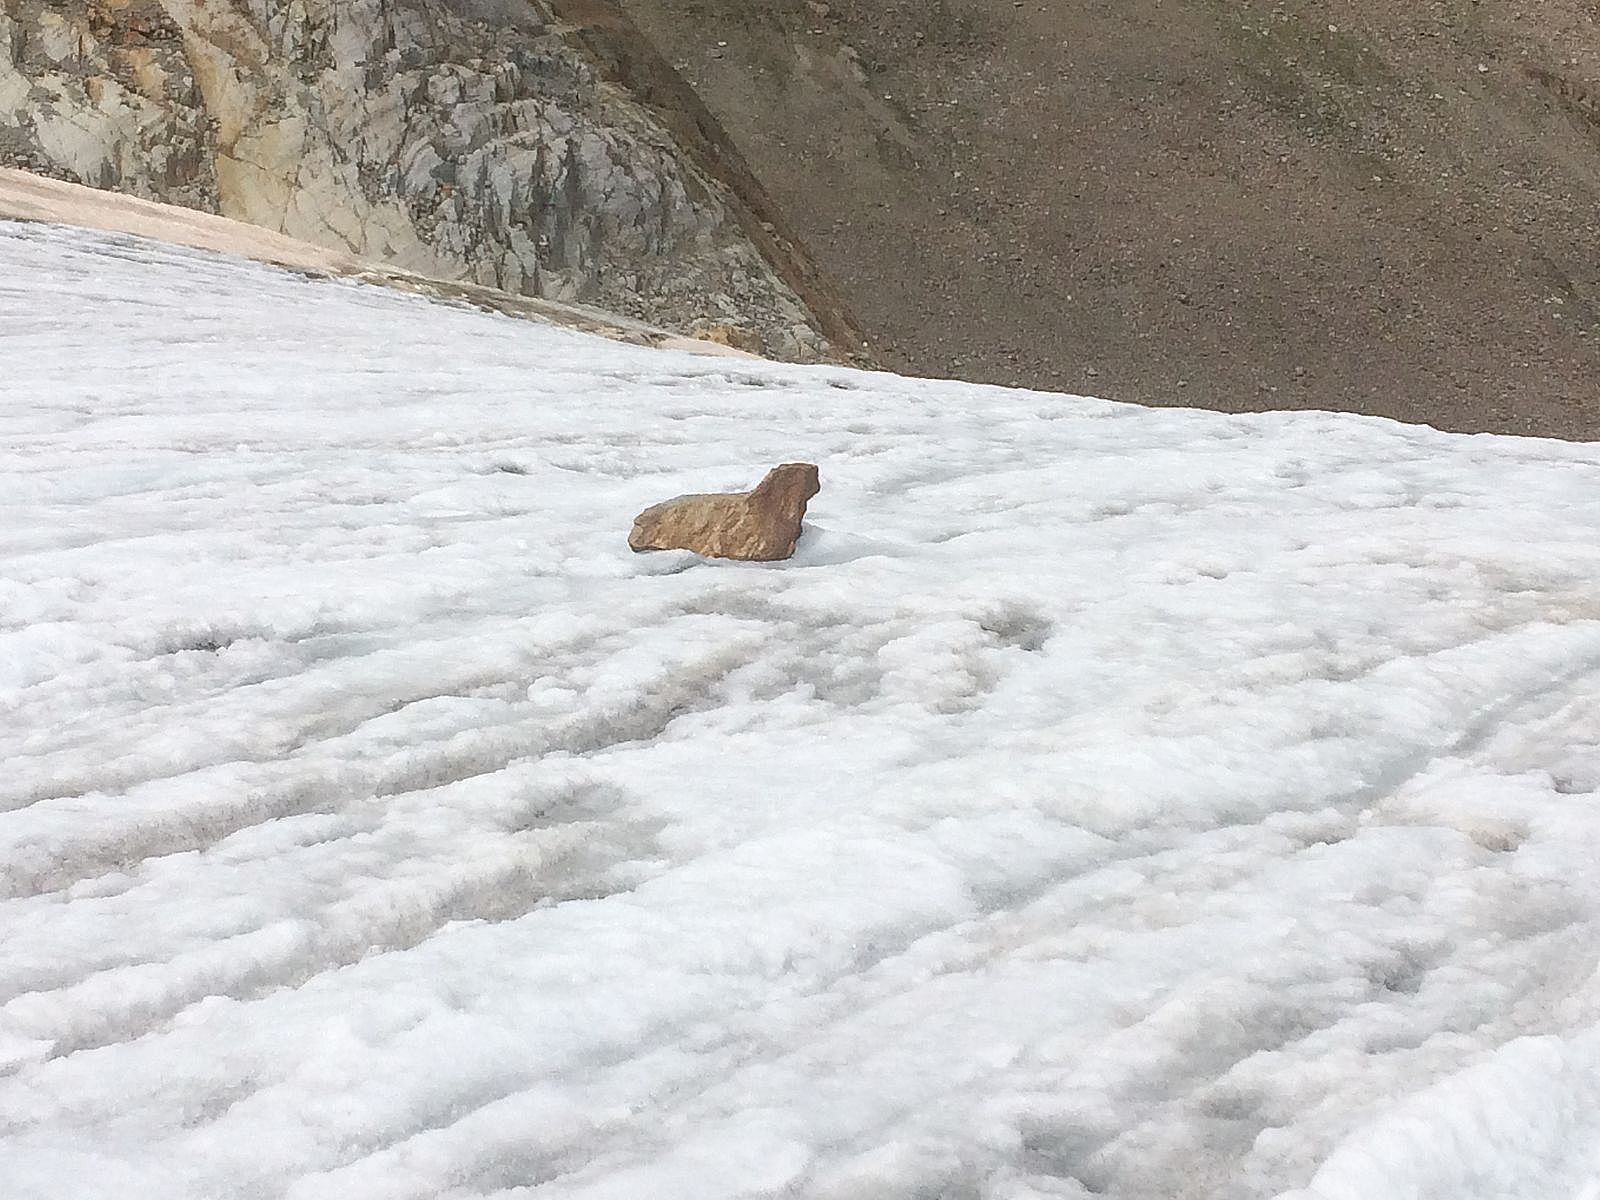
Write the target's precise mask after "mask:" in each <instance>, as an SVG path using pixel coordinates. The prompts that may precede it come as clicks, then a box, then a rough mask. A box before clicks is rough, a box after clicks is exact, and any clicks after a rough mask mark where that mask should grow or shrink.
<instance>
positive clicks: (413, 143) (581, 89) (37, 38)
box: [0, 0, 848, 360]
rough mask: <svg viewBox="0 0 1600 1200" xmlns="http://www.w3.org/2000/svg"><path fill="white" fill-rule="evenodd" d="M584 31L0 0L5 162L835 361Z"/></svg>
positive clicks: (491, 1)
mask: <svg viewBox="0 0 1600 1200" xmlns="http://www.w3.org/2000/svg"><path fill="white" fill-rule="evenodd" d="M581 32H582V31H581V30H575V29H573V28H572V27H571V26H570V25H569V24H567V23H565V22H562V21H560V20H558V19H557V18H556V17H555V16H554V15H553V13H552V10H551V9H550V8H547V7H543V6H542V5H540V4H534V3H528V2H526V0H68V2H66V3H61V2H49V3H46V2H42V0H0V163H3V164H7V165H14V166H21V167H25V168H27V169H30V170H34V171H39V172H42V173H46V174H51V175H56V176H58V177H62V178H68V179H73V180H77V181H80V182H83V183H88V184H91V185H93V186H97V187H102V188H111V189H117V190H121V191H126V192H129V193H132V194H135V195H139V196H142V197H146V198H149V199H155V200H163V201H168V202H172V203H179V204H184V205H187V206H189V207H192V208H200V209H204V210H206V211H211V212H218V213H221V214H223V215H225V216H230V217H234V218H236V219H240V220H244V221H249V222H251V223H253V224H257V225H261V226H264V227H266V228H268V229H272V230H276V231H279V232H283V233H286V234H289V235H291V236H294V237H298V238H303V239H305V240H307V241H310V242H313V243H316V244H319V245H325V246H330V247H337V248H340V249H346V250H350V251H353V252H354V253H356V254H358V255H361V256H363V257H368V258H373V259H378V260H382V261H387V262H392V263H395V264H396V265H399V266H402V267H405V268H406V269H408V270H414V271H420V272H424V273H427V274H431V275H438V276H442V277H445V278H452V279H469V280H471V281H473V282H475V283H479V284H485V285H490V286H494V287H498V288H502V289H504V290H506V291H510V292H515V293H521V294H526V295H537V296H543V297H548V298H550V299H555V300H561V301H566V302H581V303H585V304H591V305H594V306H597V307H601V308H606V309H610V310H612V311H616V312H620V313H624V314H627V315H630V316H635V317H639V318H643V319H646V320H649V321H652V322H654V323H656V324H660V325H663V326H666V327H668V328H674V329H680V330H684V331H687V332H696V333H703V332H707V331H710V332H712V333H713V334H714V335H717V334H720V335H721V336H723V337H730V338H733V339H738V340H743V339H745V338H748V337H750V336H751V335H754V337H756V338H759V340H760V342H761V343H762V346H763V348H764V349H765V350H766V351H767V352H769V353H772V354H775V355H777V356H779V357H787V358H797V359H802V360H805V359H814V358H818V357H824V356H826V355H827V354H828V353H829V346H828V343H827V338H826V336H825V334H824V330H826V331H827V333H831V334H833V335H834V337H835V339H836V340H837V339H838V337H839V335H838V333H837V332H836V330H838V329H841V328H847V327H848V322H847V321H843V320H841V319H839V318H838V315H837V314H829V313H822V314H820V315H819V314H818V313H817V312H816V311H815V310H816V308H817V307H818V306H817V305H816V304H815V302H813V303H812V304H811V305H810V306H809V307H808V305H807V303H806V301H803V300H802V299H801V298H800V296H799V295H797V294H796V291H795V290H794V288H793V287H792V286H791V281H790V280H786V279H785V278H783V277H782V274H781V272H780V270H779V269H777V268H775V267H774V266H773V264H772V261H771V260H770V257H769V255H766V254H764V253H763V250H762V249H758V247H757V244H756V242H755V241H752V237H751V230H752V228H753V227H754V228H756V236H757V239H758V240H759V238H760V236H761V234H760V228H759V222H754V224H753V218H752V214H751V212H750V211H749V210H748V206H747V205H746V203H745V201H744V200H743V199H741V197H740V196H738V195H737V194H736V193H735V192H734V191H733V190H732V189H730V188H729V187H728V186H727V185H726V183H725V182H723V181H722V180H721V179H719V178H718V177H717V176H716V174H715V173H714V172H713V171H709V170H706V169H703V168H702V167H701V166H699V165H697V164H696V163H695V161H694V160H693V158H692V156H690V155H689V154H686V153H685V149H684V147H683V146H682V145H681V144H680V142H679V141H677V140H674V138H673V136H671V134H670V133H669V131H668V130H667V129H666V128H664V126H663V125H662V123H661V121H660V120H659V119H658V118H657V116H656V115H655V114H652V113H651V111H650V110H649V109H647V108H646V107H644V106H643V105H642V104H640V103H638V102H637V101H636V100H635V99H633V98H632V97H631V96H630V95H628V94H627V93H626V91H625V90H623V89H621V88H618V87H615V86H613V85H612V84H610V83H608V82H607V81H606V80H605V79H603V78H602V77H601V75H600V70H599V68H598V67H597V65H596V63H595V61H594V59H593V57H592V56H591V55H589V54H587V53H585V51H584V49H583V48H582V43H581V40H580V38H579V36H578V35H579V34H581ZM765 228H766V229H768V230H769V231H770V228H771V227H770V225H767V226H766V227H765ZM780 266H781V263H780ZM830 318H833V320H832V328H830V327H829V323H830Z"/></svg>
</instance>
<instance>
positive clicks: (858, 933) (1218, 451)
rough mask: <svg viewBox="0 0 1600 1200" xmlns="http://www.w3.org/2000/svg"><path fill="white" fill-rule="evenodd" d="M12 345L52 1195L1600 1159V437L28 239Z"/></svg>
mask: <svg viewBox="0 0 1600 1200" xmlns="http://www.w3.org/2000/svg"><path fill="white" fill-rule="evenodd" d="M0 364H3V366H0V373H3V375H0V377H3V380H4V389H3V390H4V395H3V397H0V461H3V463H4V471H3V474H0V512H3V513H4V520H3V522H0V758H3V765H4V770H3V771H0V1195H3V1196H5V1197H7V1198H8V1200H26V1198H34V1197H39V1198H46V1197H47V1198H50V1200H56V1198H62V1200H65V1198H67V1197H71V1198H73V1200H89V1198H96V1197H107V1198H110V1197H116V1198H119V1200H121V1198H126V1197H134V1196H141V1197H162V1198H164V1200H190V1198H192V1200H215V1198H218V1197H285V1198H292V1200H313V1198H319V1197H331V1196H337V1197H341V1198H345V1200H354V1198H359V1197H368V1198H374V1200H376V1198H382V1200H395V1198H402V1197H414V1198H417V1200H424V1198H425V1200H435V1198H450V1200H465V1198H467V1197H485V1196H496V1197H511V1196H517V1197H538V1198H541V1200H542V1198H545V1197H550V1198H555V1197H562V1198H573V1200H576V1198H579V1197H583V1198H586V1200H600V1198H608V1200H646V1198H649V1200H673V1198H680V1197H681V1198H683V1200H721V1198H733V1197H818V1198H821V1200H913V1198H919V1200H931V1198H934V1197H950V1198H953V1200H1023V1198H1025V1197H1084V1196H1108V1197H1120V1198H1127V1200H1134V1198H1140V1200H1143V1198H1148V1197H1265V1196H1272V1195H1275V1194H1279V1193H1290V1192H1292V1193H1293V1194H1294V1195H1295V1196H1296V1197H1297V1200H1382V1198H1384V1197H1395V1198H1400V1197H1407V1198H1410V1197H1433V1196H1438V1197H1446V1196H1448V1197H1451V1198H1452V1200H1459V1198H1462V1197H1473V1196H1482V1197H1491V1196H1492V1197H1530V1198H1532V1197H1539V1198H1541V1200H1542V1198H1547V1197H1561V1198H1563V1200H1566V1198H1568V1197H1572V1198H1577V1197H1588V1198H1590V1200H1592V1198H1593V1197H1594V1196H1597V1195H1600V980H1597V977H1596V961H1597V957H1600V870H1596V863H1597V862H1600V801H1597V798H1596V789H1597V787H1600V537H1597V533H1600V453H1597V452H1596V451H1595V450H1592V449H1590V448H1587V447H1575V446H1567V445H1561V444H1556V443H1537V442H1531V441H1515V440H1505V439H1493V438H1486V437H1480V438H1458V437H1446V436H1443V435H1439V434H1436V433H1434V432H1432V431H1429V430H1425V429H1413V428H1406V427H1403V426H1398V425H1393V424H1388V423H1383V422H1376V421H1370V420H1360V419H1354V418H1347V417H1340V416H1330V415H1325V414H1309V413H1308V414H1295V415H1277V416H1263V417H1225V416H1217V415H1211V414H1202V413H1195V412H1186V411H1177V410H1170V411H1144V410H1139V409H1134V408H1128V407H1121V406H1117V405H1112V404H1107V403H1103V402H1100V401H1095V400H1087V399H1080V398H1074V397H1065V396H1053V395H1044V394H1039V393H1028V392H1010V391H1002V390H998V389H985V388H977V387H968V386H959V385H952V384H944V383H937V382H926V381H913V380H906V379H899V378H895V377H893V376H888V375H869V374H858V373H851V372H845V371H829V370H803V369H798V368H787V367H780V366H776V365H772V364H764V363H750V364H745V363H730V362H723V361H709V360H703V359H694V358H689V357H685V356H675V355H671V354H666V353H660V352H651V351H645V350H638V349H633V348H629V347H624V346H619V345H615V344H611V343H608V342H602V341H598V340H594V339H590V338H586V337H582V336H579V335H576V334H570V333H564V332H560V331H554V330H549V329H544V328H539V327H536V326H531V325H528V324H524V323H518V322H515V321H511V320H508V319H504V318H498V317H493V316H488V315H484V314H479V313H474V312H470V311H465V310H456V309H448V308H441V307H436V306H429V305H428V304H425V303H423V302H420V301H413V300H410V299H407V298H405V297H401V296H397V295H394V294H391V293H386V292H381V291H374V290H367V289H363V288H361V287H358V286H355V285H351V284H346V283H339V282H331V281H317V280H309V279H303V278H299V277H296V276H294V275H290V274H287V273H282V272H277V271H273V270H270V269H267V268H262V267H256V266H251V265H248V264H242V263H238V262H233V261H229V260H225V259H221V258H212V257H207V256H204V255H202V254H199V253H197V252H187V251H176V250H172V249H165V248H161V247H158V246H155V245H153V244H148V243H141V242H138V241H135V240H132V239H126V238H119V237H115V236H111V235H90V234H86V233H81V232H68V231H61V230H50V229H46V228H43V227H36V226H22V225H4V224H0ZM798 459H804V460H811V461H816V462H818V463H819V464H821V467H822V478H823V491H822V493H821V495H819V496H818V497H817V498H816V499H815V500H814V501H813V502H812V506H811V514H810V518H809V529H808V532H807V534H806V535H805V537H804V539H803V540H802V542H801V546H800V550H799V553H798V554H797V556H796V557H795V558H794V559H793V560H792V561H791V562H789V563H785V564H779V565H775V566H741V565H732V564H718V563H708V562H704V561H700V560H697V559H694V558H692V557H690V556H687V555H679V554H666V555H651V556H635V555H633V554H632V553H630V552H629V550H628V549H627V545H626V541H625V537H626V533H627V529H628V525H629V522H630V520H631V518H632V516H633V514H634V513H636V512H637V511H639V510H640V509H642V508H644V507H645V506H646V505H648V504H650V503H653V502H655V501H657V500H660V499H664V498H666V497H668V496H671V495H674V494H677V493H681V492H687V491H715V490H739V489H743V488H747V487H749V486H751V485H752V484H753V483H754V482H755V481H756V480H757V479H759V477H760V475H761V474H762V473H763V472H764V471H765V470H766V468H767V467H769V466H770V465H772V464H773V463H776V462H780V461H790V460H798Z"/></svg>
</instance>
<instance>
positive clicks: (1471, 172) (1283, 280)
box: [622, 0, 1600, 437]
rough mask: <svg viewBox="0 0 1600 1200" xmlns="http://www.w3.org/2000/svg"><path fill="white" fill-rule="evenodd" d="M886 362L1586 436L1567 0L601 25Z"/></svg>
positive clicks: (1584, 208) (1078, 8)
mask: <svg viewBox="0 0 1600 1200" xmlns="http://www.w3.org/2000/svg"><path fill="white" fill-rule="evenodd" d="M622 3H623V4H624V6H625V7H626V8H627V9H628V11H629V12H630V13H631V14H632V15H633V17H634V18H635V20H637V21H638V22H639V24H640V25H641V26H643V27H644V28H645V30H646V31H647V32H648V33H649V34H650V35H651V36H652V37H653V38H654V39H655V40H656V42H657V43H658V44H659V45H660V46H661V47H662V48H663V50H664V52H665V53H667V54H668V55H669V56H670V57H672V58H674V60H675V61H677V62H678V64H679V65H680V66H681V68H682V69H683V71H684V73H685V74H686V76H687V77H689V78H690V79H691V81H692V82H693V83H694V84H695V86H696V88H697V89H698V91H699V92H700V94H701V96H702V97H703V98H704V99H705V101H706V103H707V105H708V106H709V107H710V108H711V110H712V111H713V112H714V113H715V114H716V115H717V117H718V118H719V119H720V120H721V121H722V123H723V124H724V125H725V126H727V128H728V129H729V131H730V132H731V134H732V136H733V138H734V140H735V141H736V142H737V143H738V144H739V145H740V146H741V147H742V148H743V150H744V151H745V154H746V157H747V158H748V159H749V160H750V162H751V164H752V166H753V169H754V170H755V172H756V173H757V175H758V176H760V178H761V179H762V181H763V183H764V184H765V185H766V187H767V189H768V190H769V191H770V192H771V193H772V194H773V196H774V197H775V198H776V200H777V202H778V203H779V205H780V206H781V207H783V208H784V209H785V211H786V212H788V213H789V214H790V216H791V218H792V219H793V221H794V223H795V224H796V226H797V229H798V234H799V236H800V237H802V238H804V239H805V240H806V242H807V243H808V244H809V245H810V246H811V248H812V249H813V251H814V252H815V254H816V255H817V257H818V261H819V262H820V263H821V265H822V267H823V268H824V269H825V270H827V271H829V272H830V273H832V274H833V276H834V277H835V278H836V279H837V280H838V281H839V283H840V286H841V289H842V290H843V292H844V294H845V295H846V297H847V299H848V300H849V302H850V303H851V305H852V306H853V308H854V309H855V311H856V312H857V314H858V315H859V317H860V318H861V321H862V324H863V326H864V328H865V329H866V330H867V332H868V334H869V335H870V336H871V337H872V338H873V340H874V345H875V346H876V347H878V348H879V349H880V350H881V351H882V352H883V353H884V354H885V355H887V356H888V357H889V359H890V360H892V361H894V362H896V363H899V364H900V365H901V366H903V367H906V368H909V369H912V370H915V371H916V372H918V373H925V374H936V375H955V376H958V377H964V378H972V379H978V380H985V381H992V382H1001V383H1017V382H1021V383H1031V384H1036V385H1048V386H1057V387H1065V388H1068V389H1079V388H1088V389H1091V390H1094V391H1095V392H1097V393H1099V394H1102V395H1110V396H1113V397H1115V398H1119V399H1127V400H1138V401H1142V402H1147V403H1157V404H1163V403H1172V402H1174V401H1177V400H1182V401H1183V402H1185V403H1192V404H1201V405H1205V406H1208V407H1216V408H1222V409H1227V410H1235V411H1237V410H1244V409H1262V408H1328V409H1339V410H1354V411H1361V412H1369V413H1378V414H1382V415H1386V416H1391V417H1398V418H1401V419H1406V420H1413V421H1426V422H1428V423H1431V424H1434V425H1436V426H1439V427H1442V428H1449V429H1465V430H1482V429H1488V430H1499V431H1508V432H1518V433H1522V432H1532V433H1543V434H1557V435H1563V436H1582V437H1594V436H1600V407H1597V399H1600V391H1597V384H1596V380H1597V379H1600V218H1597V216H1596V214H1597V213H1600V107H1597V105H1600V17H1597V13H1596V9H1595V6H1594V5H1593V4H1592V3H1588V2H1587V0H1547V2H1545V3H1540V4H1538V5H1526V4H1521V3H1515V2H1513V0H1470V2H1469V0H1436V2H1432V3H1415V4H1395V3H1391V2H1389V0H1303V2H1296V3H1289V4H1283V3H1271V4H1268V3H1261V2H1255V3H1242V4H1239V3H1220V2H1219V0H1126V2H1123V3H1091V4H1046V3H1038V2H1036V0H1029V2H1028V3H1016V4H1010V3H989V2H988V0H870V2H868V0H827V2H826V3H824V2H822V0H648V2H646V0H622Z"/></svg>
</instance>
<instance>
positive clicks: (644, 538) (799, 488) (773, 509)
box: [628, 463, 822, 562]
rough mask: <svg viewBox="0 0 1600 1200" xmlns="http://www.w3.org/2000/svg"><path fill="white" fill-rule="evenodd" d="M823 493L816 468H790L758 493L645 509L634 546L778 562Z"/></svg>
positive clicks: (772, 474)
mask: <svg viewBox="0 0 1600 1200" xmlns="http://www.w3.org/2000/svg"><path fill="white" fill-rule="evenodd" d="M821 488H822V484H821V483H820V482H819V481H818V478H817V468H816V466H815V464H813V463H784V464H783V465H782V466H778V467H773V468H772V470H770V471H768V472H767V477H766V478H765V479H763V480H762V481H761V482H760V483H759V484H758V485H757V486H756V489H755V490H754V491H752V492H729V493H720V494H715V495H709V496H679V497H677V498H676V499H674V500H667V501H665V502H664V503H661V504H657V505H653V506H652V507H650V508H647V509H645V510H644V511H643V512H642V513H640V514H639V515H638V516H637V517H635V518H634V520H633V532H632V533H630V534H629V535H628V545H629V546H631V547H632V548H633V549H634V550H693V551H694V552H695V553H696V554H705V555H709V556H711V557H713V558H737V559H743V560H744V561H746V562H776V561H778V560H779V559H784V558H788V557H789V556H790V555H791V554H793V553H794V544H795V542H796V541H797V540H798V539H799V537H800V521H801V519H802V518H803V517H804V516H805V515H806V501H807V500H809V499H811V497H813V496H815V495H816V494H817V492H818V491H820V490H821Z"/></svg>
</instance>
